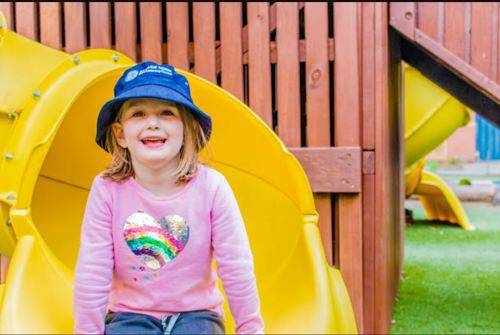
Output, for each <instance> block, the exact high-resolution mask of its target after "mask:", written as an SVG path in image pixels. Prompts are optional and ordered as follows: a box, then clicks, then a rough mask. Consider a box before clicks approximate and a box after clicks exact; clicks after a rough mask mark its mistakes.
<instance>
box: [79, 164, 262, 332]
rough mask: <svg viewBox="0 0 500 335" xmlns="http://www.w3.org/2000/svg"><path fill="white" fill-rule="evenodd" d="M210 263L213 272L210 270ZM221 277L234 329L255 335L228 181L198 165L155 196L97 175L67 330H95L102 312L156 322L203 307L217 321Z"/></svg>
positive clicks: (241, 231)
mask: <svg viewBox="0 0 500 335" xmlns="http://www.w3.org/2000/svg"><path fill="white" fill-rule="evenodd" d="M213 256H215V260H216V262H217V274H216V273H215V271H214V269H213V268H212V266H211V262H212V259H213V258H212V257H213ZM217 275H218V276H219V277H220V278H221V280H222V284H223V287H224V291H225V293H226V296H227V299H228V302H229V308H230V310H231V314H232V315H233V317H234V319H235V322H236V332H237V333H246V334H248V333H263V332H264V324H263V319H262V316H261V314H260V302H259V296H258V292H257V285H256V280H255V275H254V265H253V256H252V253H251V250H250V244H249V241H248V237H247V233H246V229H245V225H244V222H243V219H242V216H241V212H240V210H239V207H238V204H237V202H236V199H235V197H234V194H233V192H232V190H231V187H230V185H229V184H228V182H227V180H226V178H225V177H224V176H223V175H222V174H221V173H219V172H218V171H216V170H214V169H212V168H210V167H208V166H205V165H202V164H199V165H198V173H197V174H196V176H195V177H194V178H192V179H191V180H190V181H189V182H188V183H187V184H186V185H185V186H184V188H183V189H181V190H180V191H178V192H177V193H176V194H173V195H170V196H157V195H155V194H153V193H151V192H150V191H149V190H147V189H146V188H144V187H142V186H141V185H140V184H138V183H137V182H136V181H135V179H134V178H132V177H130V178H128V179H127V180H126V181H124V182H121V183H119V182H113V181H110V180H108V179H104V178H103V177H102V175H101V174H99V175H98V176H97V177H95V179H94V181H93V183H92V187H91V189H90V193H89V197H88V200H87V205H86V209H85V215H84V219H83V224H82V230H81V241H80V250H79V252H78V260H77V264H76V271H75V294H74V317H75V328H74V331H75V333H78V334H80V333H101V334H102V333H103V332H104V319H105V314H106V311H107V309H109V310H111V311H114V312H121V311H125V312H136V313H142V314H148V315H151V316H154V317H156V318H159V319H161V318H162V317H163V316H168V315H171V314H173V313H177V312H184V311H193V310H199V309H209V310H212V311H215V312H217V313H219V314H220V315H221V316H222V318H223V319H224V320H226V316H225V315H224V311H223V309H222V304H223V296H222V294H221V292H220V291H219V289H218V288H217V285H216V279H217Z"/></svg>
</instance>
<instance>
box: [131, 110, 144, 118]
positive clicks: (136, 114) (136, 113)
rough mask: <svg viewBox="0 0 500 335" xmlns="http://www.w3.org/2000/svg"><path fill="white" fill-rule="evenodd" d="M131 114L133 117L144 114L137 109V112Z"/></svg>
mask: <svg viewBox="0 0 500 335" xmlns="http://www.w3.org/2000/svg"><path fill="white" fill-rule="evenodd" d="M132 116H133V117H138V116H144V112H142V111H137V112H134V113H132Z"/></svg>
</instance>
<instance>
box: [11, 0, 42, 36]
mask: <svg viewBox="0 0 500 335" xmlns="http://www.w3.org/2000/svg"><path fill="white" fill-rule="evenodd" d="M35 10H36V9H35V3H34V2H17V3H16V32H17V33H18V34H21V35H23V36H24V37H27V38H29V39H32V40H35V41H36V40H37V32H38V24H37V22H36V12H35Z"/></svg>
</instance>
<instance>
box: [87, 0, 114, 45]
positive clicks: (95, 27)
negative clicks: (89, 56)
mask: <svg viewBox="0 0 500 335" xmlns="http://www.w3.org/2000/svg"><path fill="white" fill-rule="evenodd" d="M89 16H90V17H89V19H90V47H91V48H105V49H110V48H111V12H110V3H109V2H90V3H89Z"/></svg>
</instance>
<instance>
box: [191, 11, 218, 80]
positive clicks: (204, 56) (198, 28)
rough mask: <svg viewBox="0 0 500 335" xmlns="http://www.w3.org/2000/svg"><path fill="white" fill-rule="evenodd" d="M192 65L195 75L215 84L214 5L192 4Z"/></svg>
mask: <svg viewBox="0 0 500 335" xmlns="http://www.w3.org/2000/svg"><path fill="white" fill-rule="evenodd" d="M193 39H194V65H195V72H196V74H197V75H199V76H201V77H203V78H205V79H207V80H209V81H211V82H212V83H215V84H217V77H216V76H215V4H214V3H210V2H195V3H193Z"/></svg>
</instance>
